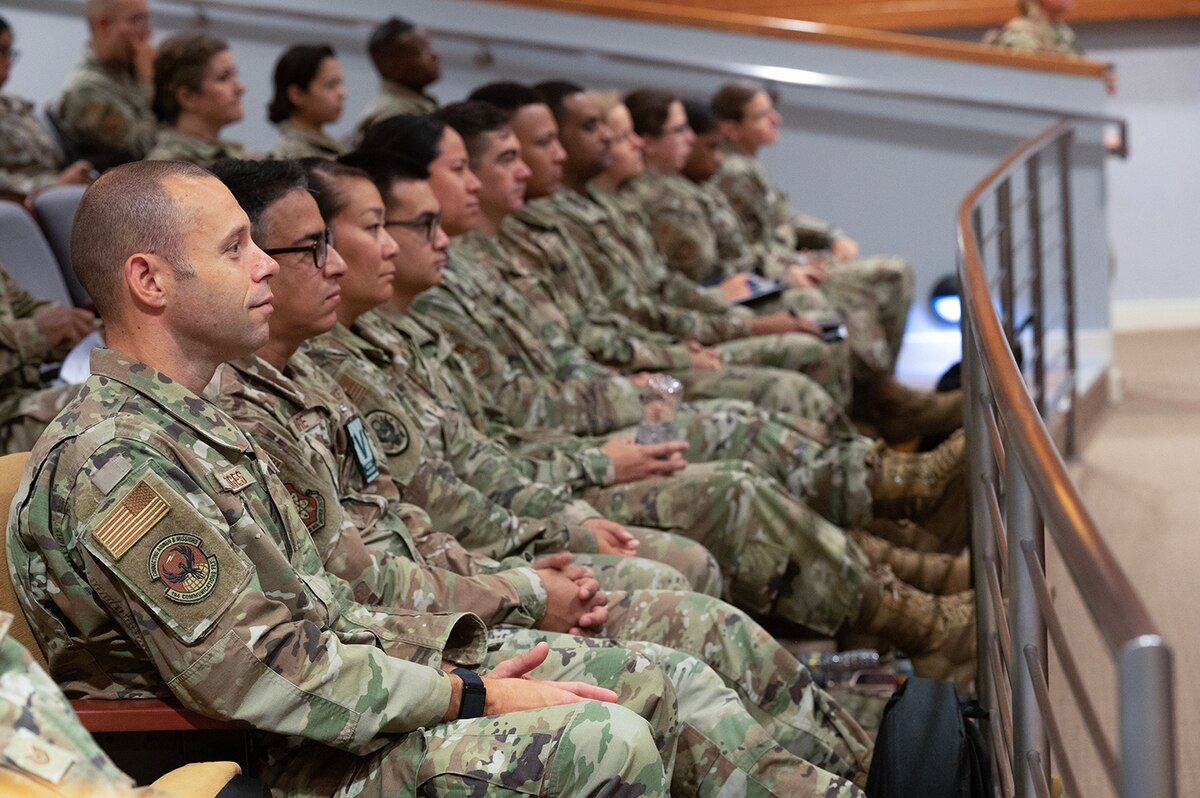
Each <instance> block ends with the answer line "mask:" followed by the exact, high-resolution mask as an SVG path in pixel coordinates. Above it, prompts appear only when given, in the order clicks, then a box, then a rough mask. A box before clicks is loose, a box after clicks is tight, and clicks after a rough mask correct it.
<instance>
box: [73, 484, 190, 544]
mask: <svg viewBox="0 0 1200 798" xmlns="http://www.w3.org/2000/svg"><path fill="white" fill-rule="evenodd" d="M170 509H171V508H170V507H169V506H168V505H167V503H166V501H164V500H163V497H162V496H160V495H158V491H156V490H155V489H154V488H152V487H150V484H149V483H148V482H146V481H145V480H142V481H141V482H139V483H138V484H137V486H136V487H135V488H134V489H133V490H131V491H130V492H129V495H128V496H126V497H125V498H124V499H122V500H121V503H120V504H118V505H117V506H116V507H114V508H113V509H112V511H111V512H109V514H108V515H107V516H105V518H104V520H103V521H101V522H100V526H98V527H96V529H95V531H94V532H92V537H94V538H95V539H96V540H98V541H100V543H102V544H104V548H106V549H108V550H109V552H111V553H112V556H113V557H115V558H116V559H118V560H119V559H121V555H123V554H124V553H125V552H127V551H129V547H130V546H132V545H133V544H134V543H137V542H138V540H140V539H141V537H142V535H144V534H146V533H147V532H149V531H150V528H151V527H153V526H154V525H155V524H157V523H158V522H159V521H160V520H162V517H163V516H165V515H166V514H167V512H168V511H169V510H170Z"/></svg>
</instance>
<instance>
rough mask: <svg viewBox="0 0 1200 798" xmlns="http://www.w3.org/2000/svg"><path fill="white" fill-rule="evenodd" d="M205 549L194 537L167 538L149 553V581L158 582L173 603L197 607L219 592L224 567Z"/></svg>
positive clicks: (176, 536)
mask: <svg viewBox="0 0 1200 798" xmlns="http://www.w3.org/2000/svg"><path fill="white" fill-rule="evenodd" d="M202 545H203V544H202V543H201V540H200V538H198V537H196V536H195V535H188V534H179V535H168V536H167V537H165V538H163V539H162V540H160V541H158V543H155V544H154V548H153V549H151V550H150V558H149V560H148V561H147V563H146V566H147V570H148V571H149V574H150V581H151V582H159V583H160V584H161V585H162V587H163V590H164V595H165V596H166V597H167V598H169V599H170V600H171V601H175V602H178V603H180V604H197V603H199V602H201V601H204V600H205V599H206V598H208V597H209V596H211V595H212V592H213V590H215V589H216V587H217V579H218V578H219V577H220V575H221V564H220V562H218V561H217V558H216V557H215V556H214V555H212V554H210V553H206V552H205V551H204V549H203V548H202Z"/></svg>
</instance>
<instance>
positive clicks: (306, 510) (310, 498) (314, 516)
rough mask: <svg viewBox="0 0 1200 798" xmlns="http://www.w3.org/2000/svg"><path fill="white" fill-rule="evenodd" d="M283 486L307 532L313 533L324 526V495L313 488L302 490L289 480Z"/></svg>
mask: <svg viewBox="0 0 1200 798" xmlns="http://www.w3.org/2000/svg"><path fill="white" fill-rule="evenodd" d="M284 487H285V488H287V491H288V495H289V496H290V497H291V499H292V505H293V506H294V507H295V508H296V514H297V515H299V516H300V520H301V521H302V522H303V523H304V527H305V528H306V529H307V530H308V534H310V535H315V534H316V533H317V530H319V529H320V528H321V527H323V526H325V497H324V496H322V495H321V494H320V492H318V491H315V490H303V491H302V490H300V489H299V488H297V487H296V486H295V485H293V484H292V483H290V482H287V483H285V484H284Z"/></svg>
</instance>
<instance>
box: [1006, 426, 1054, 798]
mask: <svg viewBox="0 0 1200 798" xmlns="http://www.w3.org/2000/svg"><path fill="white" fill-rule="evenodd" d="M1014 434H1017V433H1015V432H1014V431H1012V430H1006V431H1005V446H1006V447H1007V446H1008V441H1009V438H1010V437H1011V436H1012V435H1014ZM1004 516H1005V522H1006V525H1007V526H1008V550H1009V551H1010V552H1020V551H1021V548H1022V547H1021V543H1022V541H1025V540H1028V541H1030V542H1031V543H1032V544H1033V546H1034V548H1035V550H1036V551H1037V553H1038V557H1039V559H1040V560H1041V561H1042V562H1045V548H1046V536H1045V527H1044V526H1043V524H1042V517H1041V514H1040V513H1039V512H1038V508H1037V501H1036V499H1034V496H1033V491H1032V490H1031V489H1030V487H1029V482H1028V481H1027V477H1026V475H1025V473H1024V469H1023V468H1022V466H1021V464H1020V461H1019V460H1018V459H1016V458H1010V459H1009V460H1008V468H1007V470H1006V472H1005V513H1004ZM1008 596H1009V603H1010V606H1009V613H1008V618H1009V628H1010V629H1011V631H1012V641H1013V646H1012V651H1011V652H1010V659H1009V663H1008V674H1009V679H1010V680H1011V684H1012V695H1013V748H1014V750H1013V760H1014V763H1015V766H1016V768H1017V772H1016V774H1015V775H1016V782H1017V785H1016V786H1017V796H1018V798H1027V797H1028V796H1032V795H1035V788H1034V783H1035V781H1036V780H1037V779H1038V778H1039V776H1037V775H1035V774H1032V773H1030V772H1029V770H1028V768H1029V763H1028V760H1027V759H1026V754H1028V753H1029V752H1031V751H1037V752H1038V753H1039V754H1041V755H1042V757H1043V759H1042V760H1041V761H1042V763H1043V766H1044V767H1046V768H1047V771H1046V773H1045V774H1043V775H1042V776H1041V778H1045V779H1047V780H1049V770H1048V768H1049V765H1050V763H1049V750H1050V749H1049V740H1048V738H1047V736H1046V730H1045V725H1044V724H1043V722H1042V717H1041V713H1040V712H1039V711H1038V704H1037V696H1036V695H1035V694H1034V689H1033V682H1032V680H1031V679H1030V676H1029V665H1028V663H1027V662H1026V658H1025V656H1024V654H1023V653H1022V652H1023V651H1024V649H1025V647H1026V646H1029V645H1032V646H1034V647H1035V648H1036V649H1037V660H1038V662H1039V664H1040V667H1041V670H1042V675H1043V678H1046V676H1045V675H1046V624H1045V622H1044V621H1043V620H1042V615H1041V612H1040V610H1039V608H1038V605H1037V597H1036V596H1035V595H1034V586H1033V582H1032V580H1031V578H1030V574H1029V569H1028V567H1026V564H1025V562H1024V558H1022V557H1020V556H1019V555H1017V554H1014V555H1013V557H1012V560H1011V561H1010V562H1009V567H1008Z"/></svg>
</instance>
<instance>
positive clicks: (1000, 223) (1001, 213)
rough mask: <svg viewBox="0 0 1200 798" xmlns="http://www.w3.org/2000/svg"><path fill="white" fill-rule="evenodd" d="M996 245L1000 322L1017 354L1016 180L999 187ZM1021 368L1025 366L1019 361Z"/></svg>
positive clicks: (1001, 184)
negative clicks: (1013, 227) (1014, 235)
mask: <svg viewBox="0 0 1200 798" xmlns="http://www.w3.org/2000/svg"><path fill="white" fill-rule="evenodd" d="M996 224H997V227H998V228H999V229H998V230H997V231H996V246H997V248H998V255H999V260H1000V263H999V266H1000V321H1001V323H1003V325H1004V337H1005V338H1007V339H1008V346H1009V348H1010V349H1012V351H1013V352H1016V351H1017V320H1016V313H1017V310H1016V307H1015V305H1016V303H1015V302H1014V301H1013V296H1014V294H1015V283H1016V275H1015V274H1014V273H1013V266H1014V258H1013V234H1012V179H1011V178H1007V177H1006V178H1004V180H1002V181H1001V182H1000V185H999V186H997V187H996ZM1017 367H1018V368H1022V367H1023V364H1022V362H1021V361H1020V359H1018V361H1017Z"/></svg>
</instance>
